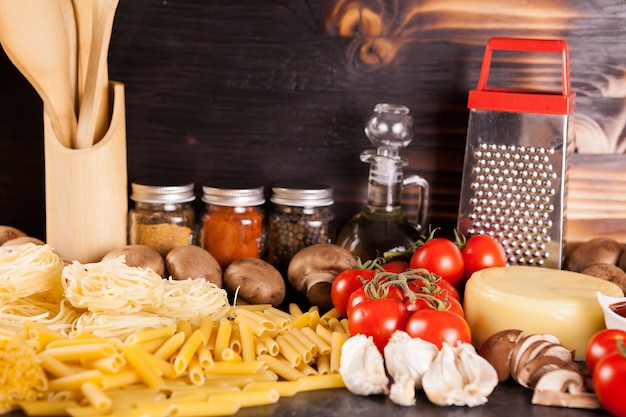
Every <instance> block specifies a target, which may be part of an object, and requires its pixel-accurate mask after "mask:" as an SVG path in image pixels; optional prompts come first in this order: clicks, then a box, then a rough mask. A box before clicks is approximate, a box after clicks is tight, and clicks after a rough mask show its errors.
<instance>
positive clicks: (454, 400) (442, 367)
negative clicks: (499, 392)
mask: <svg viewBox="0 0 626 417" xmlns="http://www.w3.org/2000/svg"><path fill="white" fill-rule="evenodd" d="M497 384H498V375H497V373H496V370H495V368H494V367H493V366H492V365H491V364H490V363H489V362H487V360H485V359H484V358H483V357H481V356H479V355H478V354H477V353H476V349H475V348H474V346H472V345H471V344H469V343H462V342H459V343H458V344H457V345H456V347H452V346H450V345H449V344H448V343H445V342H444V343H443V345H442V347H441V350H440V351H439V353H438V354H437V357H435V360H434V361H433V363H432V364H431V366H430V368H429V369H428V371H427V372H426V374H425V375H424V377H423V378H422V388H423V389H424V393H425V394H426V396H427V397H428V399H429V400H430V401H431V402H432V403H433V404H437V405H458V406H463V405H466V406H468V407H475V406H478V405H482V404H485V403H486V402H487V397H488V396H489V395H490V394H491V393H492V392H493V390H494V389H495V387H496V385H497Z"/></svg>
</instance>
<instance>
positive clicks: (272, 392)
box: [209, 388, 280, 407]
mask: <svg viewBox="0 0 626 417" xmlns="http://www.w3.org/2000/svg"><path fill="white" fill-rule="evenodd" d="M279 398H280V394H279V393H278V391H277V390H276V389H275V388H268V389H250V390H247V391H242V392H225V393H219V394H214V395H211V396H210V397H209V403H212V402H213V401H218V402H221V401H224V402H229V401H232V402H234V403H235V404H239V406H241V407H254V406H259V405H267V404H274V403H275V402H276V401H278V400H279ZM209 406H210V405H209Z"/></svg>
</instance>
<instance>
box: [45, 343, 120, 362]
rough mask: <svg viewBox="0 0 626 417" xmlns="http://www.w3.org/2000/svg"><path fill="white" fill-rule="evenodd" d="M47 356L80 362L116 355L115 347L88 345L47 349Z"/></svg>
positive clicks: (96, 344)
mask: <svg viewBox="0 0 626 417" xmlns="http://www.w3.org/2000/svg"><path fill="white" fill-rule="evenodd" d="M45 352H46V354H47V355H50V356H52V357H53V358H55V359H58V360H60V361H64V362H68V361H80V360H82V359H94V358H104V357H107V356H112V355H115V353H116V350H115V347H113V346H111V345H109V344H107V343H86V344H75V345H67V346H58V347H52V348H48V349H46V351H45Z"/></svg>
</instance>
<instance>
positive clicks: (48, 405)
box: [18, 400, 77, 416]
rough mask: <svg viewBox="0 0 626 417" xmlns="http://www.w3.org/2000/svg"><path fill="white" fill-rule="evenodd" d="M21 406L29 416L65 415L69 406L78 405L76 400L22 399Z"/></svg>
mask: <svg viewBox="0 0 626 417" xmlns="http://www.w3.org/2000/svg"><path fill="white" fill-rule="evenodd" d="M18 405H19V406H20V408H21V409H22V410H23V411H24V413H25V414H26V415H28V416H65V415H68V414H67V411H66V410H67V408H68V407H72V406H76V405H77V404H76V402H75V401H40V400H35V401H20V402H19V404H18Z"/></svg>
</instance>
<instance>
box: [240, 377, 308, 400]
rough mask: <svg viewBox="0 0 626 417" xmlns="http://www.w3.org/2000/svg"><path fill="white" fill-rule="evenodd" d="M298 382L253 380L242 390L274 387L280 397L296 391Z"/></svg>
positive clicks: (288, 395) (290, 394)
mask: <svg viewBox="0 0 626 417" xmlns="http://www.w3.org/2000/svg"><path fill="white" fill-rule="evenodd" d="M299 386H300V382H299V380H298V381H268V382H261V381H254V382H250V383H249V384H247V385H246V386H245V387H243V390H242V391H243V392H246V391H249V390H258V389H275V390H276V391H278V394H279V395H280V396H281V397H291V396H293V395H295V394H297V393H298V390H299Z"/></svg>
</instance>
